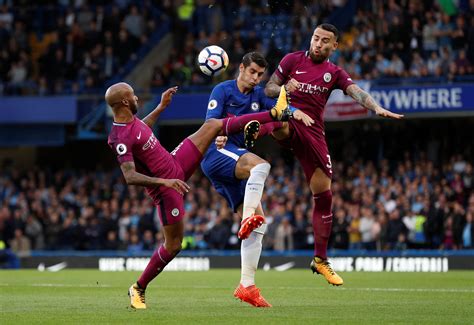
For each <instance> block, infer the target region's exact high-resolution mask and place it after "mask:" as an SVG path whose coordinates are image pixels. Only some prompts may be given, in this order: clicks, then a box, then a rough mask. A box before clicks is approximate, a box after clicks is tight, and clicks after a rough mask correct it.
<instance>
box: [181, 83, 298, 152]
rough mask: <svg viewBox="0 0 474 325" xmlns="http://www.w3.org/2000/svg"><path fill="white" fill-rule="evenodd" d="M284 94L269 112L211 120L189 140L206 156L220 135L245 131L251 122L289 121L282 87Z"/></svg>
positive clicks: (289, 115)
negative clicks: (208, 149) (210, 146)
mask: <svg viewBox="0 0 474 325" xmlns="http://www.w3.org/2000/svg"><path fill="white" fill-rule="evenodd" d="M281 89H282V93H281V95H280V97H279V98H278V100H277V102H276V104H275V106H274V107H273V108H272V109H271V110H270V111H268V112H260V113H254V114H245V115H242V116H233V117H227V118H223V119H220V120H218V119H209V120H207V121H206V122H204V124H203V125H202V126H201V127H200V128H199V130H197V131H196V132H195V133H193V134H192V135H190V136H189V137H188V138H189V139H190V140H191V141H192V142H193V143H194V145H195V146H196V147H197V148H198V150H199V151H200V152H201V153H202V154H204V153H205V152H206V151H207V148H209V145H210V144H211V143H212V142H213V141H214V139H215V137H217V136H218V135H229V134H234V133H239V132H242V131H243V130H244V127H245V125H247V123H249V122H250V121H253V120H255V121H258V122H260V124H266V123H271V122H273V121H288V119H289V118H290V117H291V114H292V113H291V111H290V109H289V105H288V98H287V96H286V91H285V89H284V87H283V86H282V87H281Z"/></svg>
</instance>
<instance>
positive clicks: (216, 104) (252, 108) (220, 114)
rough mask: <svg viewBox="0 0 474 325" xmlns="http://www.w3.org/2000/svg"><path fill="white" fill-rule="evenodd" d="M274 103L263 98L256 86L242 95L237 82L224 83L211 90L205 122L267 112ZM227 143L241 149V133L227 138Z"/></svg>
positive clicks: (260, 89) (259, 88)
mask: <svg viewBox="0 0 474 325" xmlns="http://www.w3.org/2000/svg"><path fill="white" fill-rule="evenodd" d="M275 102H276V101H275V99H272V98H268V97H267V96H265V94H264V92H263V88H262V87H260V86H256V87H255V88H254V89H253V90H252V91H251V92H250V93H248V94H242V93H241V92H240V90H239V88H238V87H237V80H228V81H224V82H221V83H220V84H218V85H217V86H215V87H214V89H213V90H212V93H211V96H210V97H209V103H208V105H207V114H206V120H207V119H210V118H216V119H221V118H224V117H230V116H240V115H245V114H249V113H256V112H259V111H265V110H269V109H270V108H272V107H273V106H274V105H275ZM227 141H228V142H231V143H234V144H235V145H236V146H238V147H243V146H244V136H243V133H240V134H233V135H231V136H229V137H228V140H227ZM211 148H212V147H211Z"/></svg>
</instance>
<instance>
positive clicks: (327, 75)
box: [323, 72, 332, 82]
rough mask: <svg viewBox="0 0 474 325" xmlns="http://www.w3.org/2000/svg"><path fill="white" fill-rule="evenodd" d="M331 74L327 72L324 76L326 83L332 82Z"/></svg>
mask: <svg viewBox="0 0 474 325" xmlns="http://www.w3.org/2000/svg"><path fill="white" fill-rule="evenodd" d="M331 78H332V77H331V74H330V73H329V72H326V73H325V74H324V76H323V79H324V81H326V82H329V81H331Z"/></svg>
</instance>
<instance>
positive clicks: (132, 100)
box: [124, 89, 138, 114]
mask: <svg viewBox="0 0 474 325" xmlns="http://www.w3.org/2000/svg"><path fill="white" fill-rule="evenodd" d="M124 102H125V103H127V106H128V107H129V108H130V110H131V111H132V114H137V112H138V97H137V96H136V95H135V93H134V92H133V89H131V91H128V92H127V95H126V97H125V98H124Z"/></svg>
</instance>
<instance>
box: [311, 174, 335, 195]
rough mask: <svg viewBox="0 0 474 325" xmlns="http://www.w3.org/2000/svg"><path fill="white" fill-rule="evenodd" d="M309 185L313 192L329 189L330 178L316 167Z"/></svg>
mask: <svg viewBox="0 0 474 325" xmlns="http://www.w3.org/2000/svg"><path fill="white" fill-rule="evenodd" d="M309 187H310V189H311V192H312V193H313V194H318V193H322V192H325V191H327V190H330V189H331V179H330V178H329V177H328V176H327V175H326V174H325V173H324V171H323V170H322V169H321V168H319V167H318V168H316V169H315V170H314V172H313V176H311V180H310V183H309Z"/></svg>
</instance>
